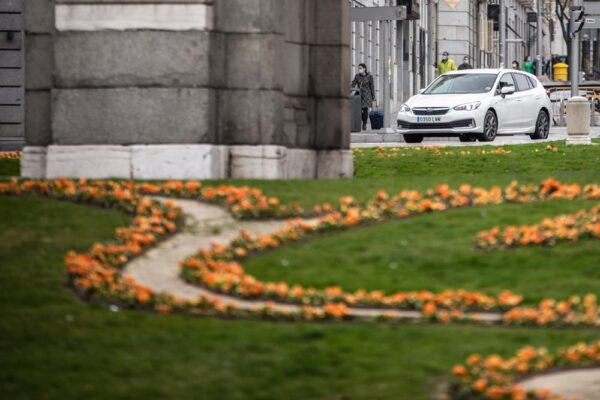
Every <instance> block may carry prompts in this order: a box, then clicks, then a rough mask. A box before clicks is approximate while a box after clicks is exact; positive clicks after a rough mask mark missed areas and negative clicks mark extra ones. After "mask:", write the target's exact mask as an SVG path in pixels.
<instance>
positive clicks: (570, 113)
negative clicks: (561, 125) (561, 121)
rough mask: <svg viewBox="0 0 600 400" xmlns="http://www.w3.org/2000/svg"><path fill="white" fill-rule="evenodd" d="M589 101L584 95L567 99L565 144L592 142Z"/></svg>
mask: <svg viewBox="0 0 600 400" xmlns="http://www.w3.org/2000/svg"><path fill="white" fill-rule="evenodd" d="M590 118H591V117H590V103H589V102H588V100H587V99H586V98H585V97H581V96H573V97H571V98H570V99H569V101H567V135H568V136H567V144H568V145H570V144H592V139H591V138H590Z"/></svg>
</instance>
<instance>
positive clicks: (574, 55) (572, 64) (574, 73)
mask: <svg viewBox="0 0 600 400" xmlns="http://www.w3.org/2000/svg"><path fill="white" fill-rule="evenodd" d="M581 6H582V1H581V0H572V2H571V23H570V26H571V29H570V32H569V34H570V35H571V59H570V60H569V75H570V76H569V79H570V80H571V97H573V96H579V32H577V30H576V29H574V25H575V19H576V15H577V13H576V7H581Z"/></svg>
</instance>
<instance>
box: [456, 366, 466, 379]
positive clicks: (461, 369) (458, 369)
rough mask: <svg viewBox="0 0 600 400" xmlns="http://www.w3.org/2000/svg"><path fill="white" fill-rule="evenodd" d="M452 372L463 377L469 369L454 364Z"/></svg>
mask: <svg viewBox="0 0 600 400" xmlns="http://www.w3.org/2000/svg"><path fill="white" fill-rule="evenodd" d="M452 373H453V374H454V375H456V376H458V377H460V378H462V377H465V376H467V375H468V374H469V371H468V370H467V368H466V367H465V366H464V365H455V366H454V368H452Z"/></svg>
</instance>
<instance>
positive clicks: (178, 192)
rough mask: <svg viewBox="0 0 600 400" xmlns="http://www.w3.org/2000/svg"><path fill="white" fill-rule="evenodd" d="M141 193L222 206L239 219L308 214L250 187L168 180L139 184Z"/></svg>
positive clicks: (294, 205) (296, 206) (136, 188)
mask: <svg viewBox="0 0 600 400" xmlns="http://www.w3.org/2000/svg"><path fill="white" fill-rule="evenodd" d="M134 185H135V190H136V191H137V192H138V193H140V194H147V195H164V196H172V197H177V198H187V199H193V200H199V201H203V202H208V203H215V204H220V205H223V206H225V207H227V208H228V209H229V211H230V212H231V213H232V214H233V215H234V216H235V217H237V218H254V219H256V218H283V217H293V216H299V215H303V214H305V210H304V209H303V208H302V207H300V206H299V205H298V204H292V205H289V206H287V205H283V204H280V202H279V199H277V198H276V197H269V196H266V195H265V194H264V193H263V192H262V190H260V189H257V188H252V187H248V186H232V185H219V186H216V187H213V186H207V187H205V186H204V185H203V184H202V182H198V181H187V182H183V181H168V182H165V183H136V184H134Z"/></svg>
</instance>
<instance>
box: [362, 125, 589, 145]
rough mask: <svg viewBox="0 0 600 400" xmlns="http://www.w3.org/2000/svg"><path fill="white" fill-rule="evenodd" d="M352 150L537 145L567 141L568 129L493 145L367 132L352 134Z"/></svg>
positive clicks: (500, 139)
mask: <svg viewBox="0 0 600 400" xmlns="http://www.w3.org/2000/svg"><path fill="white" fill-rule="evenodd" d="M590 135H591V137H592V138H599V137H600V127H597V126H595V127H591V134H590ZM351 138H352V140H351V141H352V145H351V146H352V148H359V147H378V146H385V147H417V146H482V145H488V146H507V145H511V144H532V143H533V144H535V143H544V142H552V141H557V140H565V139H566V138H567V128H566V127H558V126H554V127H552V128H551V129H550V135H549V136H548V139H546V140H531V139H530V138H529V136H527V135H509V136H498V137H497V138H496V140H495V141H493V142H491V143H481V142H471V143H462V142H460V141H459V140H458V138H453V137H444V138H425V139H424V140H423V143H418V144H408V143H405V142H404V139H403V138H402V135H401V134H399V133H379V132H378V131H365V132H361V133H352V134H351Z"/></svg>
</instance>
